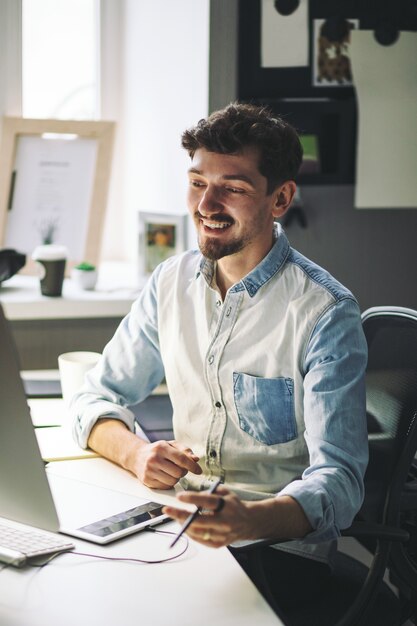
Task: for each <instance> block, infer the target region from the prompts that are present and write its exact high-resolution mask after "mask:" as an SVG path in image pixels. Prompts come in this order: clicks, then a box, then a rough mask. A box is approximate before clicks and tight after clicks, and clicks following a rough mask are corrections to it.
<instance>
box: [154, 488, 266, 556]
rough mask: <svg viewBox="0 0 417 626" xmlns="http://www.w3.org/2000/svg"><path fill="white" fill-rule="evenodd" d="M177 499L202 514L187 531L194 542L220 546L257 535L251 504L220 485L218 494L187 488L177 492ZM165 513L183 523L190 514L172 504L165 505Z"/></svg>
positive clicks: (253, 537)
mask: <svg viewBox="0 0 417 626" xmlns="http://www.w3.org/2000/svg"><path fill="white" fill-rule="evenodd" d="M178 499H179V500H181V502H187V503H189V504H194V505H195V506H197V507H199V508H200V509H201V514H200V515H198V516H197V517H196V519H195V520H194V521H193V523H192V524H191V525H190V526H189V528H188V530H187V534H188V535H189V536H190V537H191V538H192V539H194V540H195V541H198V542H199V543H203V544H205V545H209V546H211V547H213V548H220V547H221V546H227V545H229V544H231V543H234V542H235V541H243V540H246V539H255V538H256V528H254V524H255V523H256V520H255V519H254V516H253V513H251V510H250V509H251V503H250V502H243V501H242V500H240V499H239V498H238V497H237V496H236V495H234V494H233V493H231V492H230V491H229V490H228V489H226V488H225V487H222V486H220V487H218V489H217V490H216V493H215V494H208V493H207V492H195V491H184V492H181V493H179V494H178ZM164 513H166V514H167V515H168V516H169V517H172V519H175V520H176V521H177V522H179V523H180V524H183V523H184V522H185V520H186V519H187V517H188V515H189V513H187V511H183V510H180V509H176V508H175V507H172V506H166V507H164Z"/></svg>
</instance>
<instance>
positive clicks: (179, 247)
mask: <svg viewBox="0 0 417 626" xmlns="http://www.w3.org/2000/svg"><path fill="white" fill-rule="evenodd" d="M187 219H188V216H187V214H173V213H152V212H146V211H139V213H138V226H139V247H138V251H139V255H138V256H139V275H140V276H141V277H147V276H150V274H152V272H153V271H154V269H155V268H156V267H157V266H158V265H159V264H160V263H162V261H165V260H166V259H167V258H169V257H170V256H173V255H175V254H180V253H181V252H184V251H185V250H186V247H187Z"/></svg>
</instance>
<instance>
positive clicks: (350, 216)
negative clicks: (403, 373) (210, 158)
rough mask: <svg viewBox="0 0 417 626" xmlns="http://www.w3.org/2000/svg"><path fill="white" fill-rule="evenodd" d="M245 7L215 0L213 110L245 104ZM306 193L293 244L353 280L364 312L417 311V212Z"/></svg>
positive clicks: (327, 189)
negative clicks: (303, 220) (304, 223)
mask: <svg viewBox="0 0 417 626" xmlns="http://www.w3.org/2000/svg"><path fill="white" fill-rule="evenodd" d="M240 6H241V5H240V3H239V0H228V2H227V3H225V2H223V0H211V26H210V48H211V51H210V57H211V58H210V60H211V63H210V110H213V109H215V108H219V107H221V106H224V105H225V104H227V103H228V102H230V101H231V100H234V99H239V81H238V75H239V72H241V73H244V72H245V68H246V66H243V67H240V66H239V61H240V60H241V59H240V58H239V54H238V49H239V32H238V30H239V20H238V15H239V7H240ZM225 23H227V26H228V27H227V31H226V29H224V28H223V25H224V24H225ZM247 35H248V33H247V32H245V38H243V39H244V41H243V44H244V45H246V44H247V43H248V39H247ZM254 36H255V35H254ZM225 67H226V68H227V72H228V76H227V77H226V75H225V70H224V68H225ZM246 69H247V68H246ZM227 78H228V79H227ZM262 95H263V94H261V93H260V94H253V97H262ZM387 150H389V146H387ZM391 182H392V185H394V186H395V184H396V181H395V180H392V181H391ZM301 193H302V197H303V200H304V210H305V213H306V217H307V220H308V227H307V228H306V229H302V228H301V227H300V226H299V225H298V224H295V223H292V224H291V225H290V226H289V227H288V228H286V231H287V234H288V236H289V239H290V242H291V244H292V245H293V246H294V247H295V248H297V249H298V250H299V251H300V252H302V253H303V254H305V255H306V256H308V257H310V258H311V259H312V260H314V261H316V262H317V263H319V264H320V265H323V266H324V267H325V268H326V269H328V270H329V271H330V272H331V273H332V274H334V275H335V277H336V278H338V279H339V280H341V281H342V282H343V283H345V284H346V286H347V287H349V288H350V289H351V290H352V291H353V292H354V294H355V295H356V297H357V298H358V300H359V304H360V307H361V309H362V310H365V309H366V308H368V307H370V306H377V305H383V304H388V305H397V306H407V307H411V308H414V309H417V289H416V279H415V275H416V269H417V246H416V242H415V239H416V233H417V210H416V209H379V210H376V209H367V210H357V209H355V208H354V206H353V193H354V187H353V186H351V185H332V186H330V185H329V186H322V185H320V186H314V187H313V186H305V187H301Z"/></svg>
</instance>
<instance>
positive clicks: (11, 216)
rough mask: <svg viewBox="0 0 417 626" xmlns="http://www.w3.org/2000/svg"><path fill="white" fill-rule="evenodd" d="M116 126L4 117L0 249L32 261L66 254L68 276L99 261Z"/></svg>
mask: <svg viewBox="0 0 417 626" xmlns="http://www.w3.org/2000/svg"><path fill="white" fill-rule="evenodd" d="M114 126H115V124H114V122H99V121H97V122H92V121H75V120H42V119H28V118H17V117H4V118H3V127H2V134H1V145H0V247H7V248H16V249H17V250H18V251H19V252H23V253H25V254H26V255H27V258H28V262H27V264H26V266H25V270H26V273H36V268H35V264H34V263H33V262H31V260H30V257H31V254H32V252H33V250H34V248H35V247H36V246H38V245H42V244H48V243H57V244H62V245H65V246H66V247H67V249H68V254H69V258H68V263H67V270H68V271H69V270H70V269H71V267H72V266H73V265H75V264H77V263H80V262H82V261H88V262H89V263H92V264H97V262H98V260H99V254H100V247H101V237H102V231H103V225H104V215H105V210H106V204H107V192H108V186H109V180H110V174H111V158H112V150H113V139H114Z"/></svg>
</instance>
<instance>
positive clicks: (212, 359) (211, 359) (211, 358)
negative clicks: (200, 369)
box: [208, 355, 214, 365]
mask: <svg viewBox="0 0 417 626" xmlns="http://www.w3.org/2000/svg"><path fill="white" fill-rule="evenodd" d="M213 361H214V356H213V355H211V356H210V357H209V360H208V362H209V363H210V365H211V364H212V363H213Z"/></svg>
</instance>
